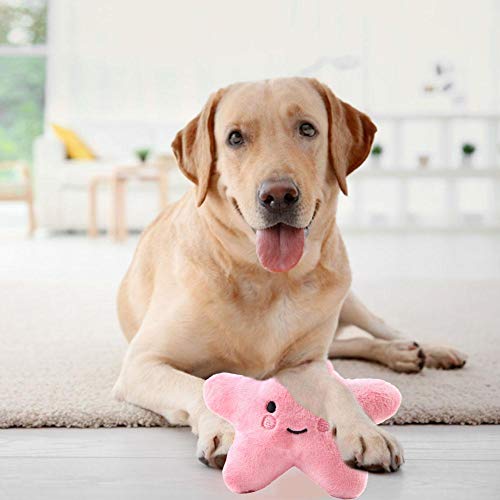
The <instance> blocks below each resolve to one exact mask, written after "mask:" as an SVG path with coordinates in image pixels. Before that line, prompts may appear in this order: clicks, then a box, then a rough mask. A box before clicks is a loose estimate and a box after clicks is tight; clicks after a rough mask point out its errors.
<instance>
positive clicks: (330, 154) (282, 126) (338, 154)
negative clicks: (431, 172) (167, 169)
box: [172, 78, 376, 272]
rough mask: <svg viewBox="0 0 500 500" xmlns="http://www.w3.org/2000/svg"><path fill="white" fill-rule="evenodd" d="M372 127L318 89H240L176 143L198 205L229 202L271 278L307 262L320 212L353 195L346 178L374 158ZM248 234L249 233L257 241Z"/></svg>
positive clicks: (226, 92)
mask: <svg viewBox="0 0 500 500" xmlns="http://www.w3.org/2000/svg"><path fill="white" fill-rule="evenodd" d="M375 132H376V127H375V125H374V124H373V123H372V122H371V120H370V119H369V118H368V117H367V116H366V115H365V114H363V113H361V112H360V111H358V110H356V109H355V108H353V107H352V106H350V105H349V104H347V103H345V102H342V101H341V100H340V99H338V98H337V97H336V96H335V95H334V94H333V92H332V91H331V90H330V89H329V88H328V87H327V86H326V85H323V84H321V83H319V82H318V81H317V80H314V79H309V78H287V79H277V80H267V81H263V82H252V83H241V84H235V85H232V86H230V87H227V88H225V89H221V90H219V91H218V92H216V93H215V94H213V95H212V96H211V97H210V99H209V100H208V102H207V104H206V105H205V107H204V108H203V110H202V112H201V113H200V114H199V115H198V116H197V117H196V118H194V119H193V120H191V122H189V123H188V125H187V126H186V127H185V128H184V129H182V130H181V131H180V132H179V133H178V134H177V136H176V138H175V140H174V142H173V143H172V148H173V150H174V153H175V155H176V157H177V161H178V163H179V167H180V168H181V170H182V172H183V173H184V175H186V176H187V177H188V179H190V180H191V181H193V182H194V183H195V184H196V186H197V187H196V190H197V203H198V206H200V205H201V204H202V203H203V202H204V201H205V198H206V197H207V196H209V197H210V196H216V197H219V198H221V199H223V200H225V201H226V202H227V203H228V205H230V206H228V210H235V211H237V212H238V213H239V215H240V216H241V218H242V223H244V224H245V226H246V228H247V230H249V229H250V228H251V229H252V230H253V231H254V232H255V233H256V246H257V255H258V257H259V260H260V263H261V264H262V265H263V266H264V267H265V268H266V269H268V270H270V271H275V272H279V271H288V270H290V269H291V268H293V267H294V266H295V265H296V264H297V263H298V262H299V260H300V258H301V257H302V254H303V251H304V242H305V238H306V237H307V234H308V232H309V230H310V228H311V225H312V224H313V223H314V220H315V217H317V216H318V211H319V210H320V207H322V206H325V207H328V211H329V213H327V211H326V209H325V210H324V213H322V217H331V218H333V217H335V212H334V206H333V207H332V200H335V199H336V197H337V194H338V189H339V187H340V189H341V190H342V192H343V193H344V194H347V183H346V177H347V176H348V175H349V174H350V173H351V172H352V171H353V170H355V169H356V168H358V167H359V166H360V165H361V164H362V163H363V161H364V160H365V159H366V157H367V155H368V154H369V152H370V148H371V144H372V142H373V137H374V134H375ZM250 234H252V233H251V232H250Z"/></svg>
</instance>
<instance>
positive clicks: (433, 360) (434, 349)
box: [422, 344, 467, 370]
mask: <svg viewBox="0 0 500 500" xmlns="http://www.w3.org/2000/svg"><path fill="white" fill-rule="evenodd" d="M422 347H423V350H424V353H425V366H426V367H427V368H441V369H442V370H451V369H454V368H462V367H463V366H464V365H465V363H466V361H467V355H466V354H464V353H463V352H460V351H458V350H457V349H453V348H452V347H448V346H443V345H433V344H425V345H423V346H422Z"/></svg>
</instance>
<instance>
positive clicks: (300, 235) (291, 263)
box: [257, 224, 305, 273]
mask: <svg viewBox="0 0 500 500" xmlns="http://www.w3.org/2000/svg"><path fill="white" fill-rule="evenodd" d="M304 241H305V232H304V229H297V228H296V227H291V226H287V225H286V224H277V225H276V226H273V227H271V228H269V229H259V230H258V231H257V256H258V257H259V261H260V263H261V264H262V267H264V268H265V269H267V270H268V271H272V272H274V273H280V272H284V271H289V270H290V269H292V268H293V267H295V266H296V265H297V263H298V262H299V260H300V258H301V257H302V254H303V253H304Z"/></svg>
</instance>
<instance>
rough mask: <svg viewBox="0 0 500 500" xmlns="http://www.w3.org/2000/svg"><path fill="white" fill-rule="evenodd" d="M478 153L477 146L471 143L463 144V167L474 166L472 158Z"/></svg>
mask: <svg viewBox="0 0 500 500" xmlns="http://www.w3.org/2000/svg"><path fill="white" fill-rule="evenodd" d="M475 151H476V146H474V144H472V143H470V142H464V143H463V144H462V165H464V166H470V165H471V164H472V157H473V155H474V153H475Z"/></svg>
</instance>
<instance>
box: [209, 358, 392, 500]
mask: <svg viewBox="0 0 500 500" xmlns="http://www.w3.org/2000/svg"><path fill="white" fill-rule="evenodd" d="M328 365H329V366H330V367H331V364H330V363H328ZM331 373H332V376H333V377H337V378H338V379H339V380H341V381H342V382H343V383H344V384H345V385H346V386H347V387H348V388H349V389H350V390H351V391H352V393H353V394H354V396H355V397H356V399H357V400H358V401H359V403H360V404H361V406H362V407H363V409H364V411H365V412H366V414H367V415H368V416H369V417H370V418H371V419H372V420H373V421H374V422H376V423H377V424H378V423H381V422H383V421H384V420H386V419H388V418H389V417H391V416H392V415H394V414H395V413H396V411H397V410H398V408H399V405H400V403H401V394H400V392H399V391H398V389H396V387H394V386H393V385H391V384H389V383H388V382H384V381H383V380H376V379H354V380H347V379H343V378H342V377H340V375H339V374H338V373H336V372H335V371H334V370H333V368H331ZM203 392H204V398H205V402H206V404H207V406H208V408H210V410H212V411H213V412H214V413H216V414H217V415H219V416H221V417H222V418H224V419H225V420H227V421H228V422H230V423H231V424H232V425H233V427H234V429H235V438H234V443H233V445H232V446H231V448H230V449H229V452H228V455H227V459H226V463H225V465H224V469H223V471H222V475H223V478H224V482H225V483H226V486H227V487H228V488H229V489H230V490H231V491H233V492H235V493H250V492H253V491H257V490H260V489H262V488H264V487H266V486H267V485H268V484H269V483H271V482H272V481H273V480H274V479H276V478H277V477H279V476H280V475H281V474H283V473H285V472H286V471H287V470H288V469H290V468H291V467H293V466H295V467H297V468H299V469H300V470H301V471H302V472H304V473H305V474H307V475H308V476H309V477H310V478H311V479H312V480H313V481H315V482H316V483H317V484H318V485H319V486H321V487H322V488H323V489H324V490H326V491H327V492H328V493H329V494H330V495H331V496H333V497H338V498H357V497H358V496H360V495H361V494H362V493H363V491H364V490H365V488H366V483H367V480H368V474H367V473H366V472H364V471H360V470H355V469H351V468H350V467H348V466H347V465H346V464H345V463H344V462H343V461H342V458H341V457H340V452H339V451H338V449H337V446H336V444H335V441H334V439H333V436H332V433H331V430H330V426H329V425H328V423H327V422H326V421H325V420H323V419H322V418H320V417H317V416H316V415H313V414H312V413H311V412H310V411H309V410H307V409H305V408H304V407H303V406H301V405H299V404H298V403H297V402H296V401H295V400H294V399H293V398H292V396H291V395H290V393H289V392H288V391H287V389H286V388H285V387H284V386H283V385H281V384H280V383H279V382H278V381H277V380H276V379H275V378H271V379H268V380H263V381H261V380H254V379H252V378H248V377H244V376H242V375H234V374H230V373H219V374H217V375H213V376H212V377H210V378H209V379H208V380H207V381H206V382H205V385H204V391H203Z"/></svg>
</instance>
